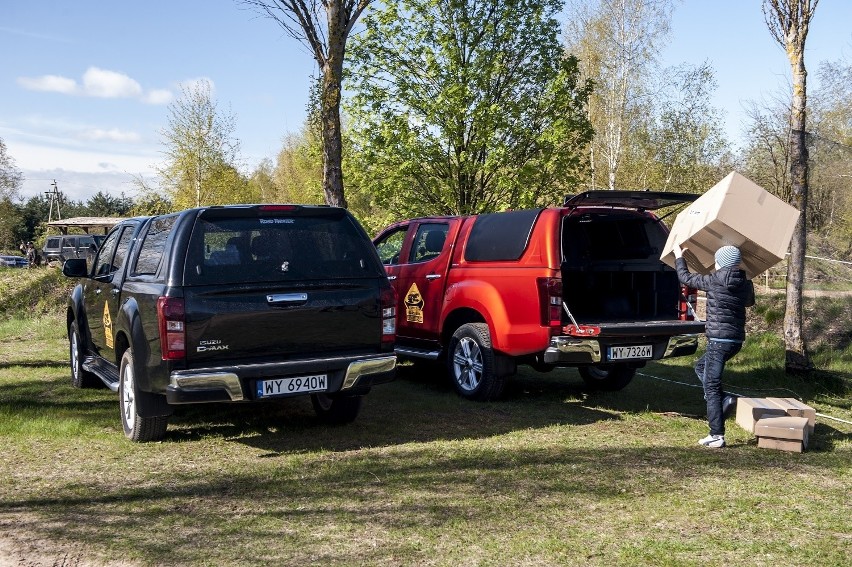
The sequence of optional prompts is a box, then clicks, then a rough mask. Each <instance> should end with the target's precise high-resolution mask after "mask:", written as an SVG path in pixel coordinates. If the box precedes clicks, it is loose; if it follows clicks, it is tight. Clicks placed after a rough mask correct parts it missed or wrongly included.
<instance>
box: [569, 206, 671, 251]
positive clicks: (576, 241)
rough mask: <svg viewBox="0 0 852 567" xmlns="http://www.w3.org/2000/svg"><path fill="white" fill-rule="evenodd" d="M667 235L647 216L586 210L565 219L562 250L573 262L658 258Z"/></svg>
mask: <svg viewBox="0 0 852 567" xmlns="http://www.w3.org/2000/svg"><path fill="white" fill-rule="evenodd" d="M666 236H667V235H666V231H665V229H664V228H663V227H662V225H661V223H659V222H656V221H655V220H654V219H651V218H648V217H646V216H642V215H636V214H631V215H626V214H625V215H620V214H614V213H611V212H608V213H600V214H597V213H587V214H583V215H580V216H573V217H570V218H568V219H566V222H565V228H564V230H563V233H562V250H563V255H564V260H565V261H568V262H570V263H583V262H588V261H598V260H647V259H650V258H655V259H659V257H660V253H661V252H662V249H663V247H664V246H665V243H666Z"/></svg>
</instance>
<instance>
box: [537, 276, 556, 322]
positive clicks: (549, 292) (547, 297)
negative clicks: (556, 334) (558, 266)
mask: <svg viewBox="0 0 852 567" xmlns="http://www.w3.org/2000/svg"><path fill="white" fill-rule="evenodd" d="M536 283H537V284H538V303H539V306H540V309H541V324H542V325H544V326H545V327H557V328H558V327H561V326H562V278H537V279H536Z"/></svg>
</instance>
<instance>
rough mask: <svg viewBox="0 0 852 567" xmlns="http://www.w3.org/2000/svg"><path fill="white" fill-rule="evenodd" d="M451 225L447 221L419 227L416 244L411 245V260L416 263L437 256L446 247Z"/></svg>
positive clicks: (415, 238)
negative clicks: (445, 243)
mask: <svg viewBox="0 0 852 567" xmlns="http://www.w3.org/2000/svg"><path fill="white" fill-rule="evenodd" d="M448 230H449V225H448V224H445V223H440V224H439V223H427V224H421V225H420V226H419V227H418V228H417V235H416V236H415V237H414V244H413V245H412V246H411V252H410V254H409V262H411V263H412V264H416V263H418V262H426V261H429V260H431V259H433V258H437V257H438V256H439V255H440V254H441V250H443V249H444V241H445V240H446V239H447V231H448Z"/></svg>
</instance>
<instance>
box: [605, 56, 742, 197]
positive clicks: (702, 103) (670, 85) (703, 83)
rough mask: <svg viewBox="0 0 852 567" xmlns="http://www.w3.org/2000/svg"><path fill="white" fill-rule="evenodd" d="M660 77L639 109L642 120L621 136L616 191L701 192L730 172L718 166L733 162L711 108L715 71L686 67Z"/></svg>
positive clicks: (718, 119)
mask: <svg viewBox="0 0 852 567" xmlns="http://www.w3.org/2000/svg"><path fill="white" fill-rule="evenodd" d="M659 77H660V78H659V80H658V81H657V84H658V85H660V87H659V89H658V91H657V93H656V94H655V96H654V97H653V98H650V97H649V98H648V99H647V100H646V101H644V102H643V104H642V105H641V112H639V113H638V114H639V115H640V116H641V119H640V118H637V119H636V120H635V121H634V123H633V126H632V128H631V130H630V131H629V132H625V142H624V152H623V157H622V159H621V164H620V165H619V168H618V169H619V176H618V178H619V186H620V187H621V188H625V189H627V188H630V189H656V190H664V191H685V192H688V193H703V192H704V191H706V190H707V189H708V188H709V187H712V186H713V185H714V184H715V183H716V182H717V181H718V180H719V179H720V178H722V177H724V175H726V174H727V173H729V169H728V170H724V169H723V168H722V167H721V166H722V164H728V163H730V161H731V159H732V158H731V156H730V154H729V152H728V150H727V147H728V146H727V141H726V139H725V136H724V134H723V132H722V127H721V120H722V119H721V113H720V111H719V110H718V109H716V108H714V107H713V106H712V104H711V96H712V93H713V91H714V90H715V88H716V79H715V74H714V72H713V68H712V67H711V66H710V64H709V63H706V62H705V63H702V64H700V65H690V64H685V63H684V64H681V65H678V66H675V67H671V68H668V69H665V70H663V72H662V73H660V75H659ZM637 108H638V107H637Z"/></svg>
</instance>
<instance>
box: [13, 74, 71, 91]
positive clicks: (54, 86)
mask: <svg viewBox="0 0 852 567" xmlns="http://www.w3.org/2000/svg"><path fill="white" fill-rule="evenodd" d="M18 84H19V85H21V86H22V87H24V88H25V89H27V90H31V91H47V92H56V93H62V94H75V93H76V92H77V82H76V81H75V80H74V79H69V78H67V77H60V76H59V75H42V76H41V77H19V78H18Z"/></svg>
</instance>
